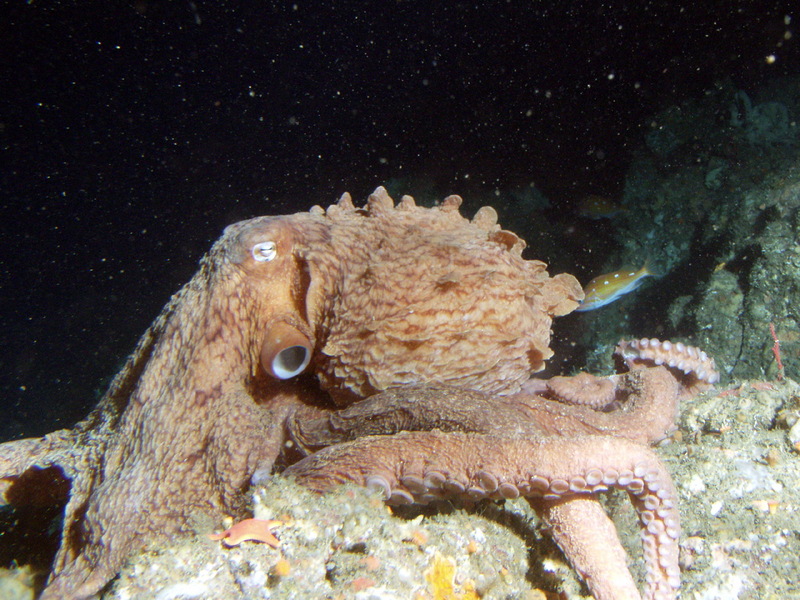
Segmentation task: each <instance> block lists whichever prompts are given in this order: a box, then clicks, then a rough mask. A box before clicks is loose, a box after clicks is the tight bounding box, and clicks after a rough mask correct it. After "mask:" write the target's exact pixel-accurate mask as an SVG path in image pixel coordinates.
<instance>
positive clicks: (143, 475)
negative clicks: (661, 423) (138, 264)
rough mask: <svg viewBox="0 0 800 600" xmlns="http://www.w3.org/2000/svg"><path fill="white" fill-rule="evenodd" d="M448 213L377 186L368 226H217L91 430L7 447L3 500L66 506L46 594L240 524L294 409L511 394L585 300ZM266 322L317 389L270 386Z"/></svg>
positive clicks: (78, 587)
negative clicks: (214, 524) (399, 396)
mask: <svg viewBox="0 0 800 600" xmlns="http://www.w3.org/2000/svg"><path fill="white" fill-rule="evenodd" d="M459 203H460V199H459V198H457V197H450V198H447V199H445V201H444V202H443V203H442V205H441V206H440V207H438V208H435V209H422V208H418V207H416V206H415V205H414V203H413V200H411V199H410V198H408V197H406V198H404V199H403V200H402V201H401V202H400V203H399V205H398V206H397V207H394V205H393V202H392V200H391V198H389V197H388V195H387V194H386V192H385V190H383V189H382V188H379V189H378V190H376V192H375V193H374V194H373V195H372V196H371V197H370V199H369V202H368V204H367V206H366V207H364V208H363V209H356V208H355V207H354V206H353V204H352V202H351V201H350V198H349V196H346V195H345V196H343V198H342V200H340V202H339V204H338V205H335V206H332V207H329V208H328V210H327V211H325V210H323V209H321V208H318V207H316V208H314V209H312V210H311V211H310V212H308V213H301V214H296V215H290V216H286V217H261V218H256V219H252V220H249V221H244V222H241V223H237V224H235V225H232V226H230V227H228V228H227V229H226V230H225V233H224V234H223V236H222V237H221V238H220V239H219V240H218V241H217V242H216V243H215V244H214V246H213V248H212V249H211V251H210V252H209V254H208V255H207V256H206V257H205V258H204V259H203V261H202V262H201V266H200V270H199V271H198V273H197V274H196V275H195V276H194V277H193V278H192V280H191V281H190V282H189V283H188V284H187V285H186V286H184V288H183V289H182V290H181V291H180V292H178V293H177V294H176V295H175V296H174V297H173V298H172V300H171V301H170V302H169V303H168V305H167V306H166V307H165V308H164V310H163V312H162V314H161V315H160V316H159V317H158V318H157V319H156V321H155V322H154V323H153V325H152V326H151V327H150V329H149V330H148V331H147V332H146V333H145V335H144V336H143V337H142V339H141V341H140V342H139V344H138V346H137V348H136V350H135V352H134V354H133V355H132V356H131V357H130V359H129V360H128V362H127V364H126V366H125V367H124V368H123V370H122V371H121V372H120V373H119V374H118V375H117V377H116V378H115V379H114V381H113V382H112V384H111V387H110V389H109V390H108V392H107V393H106V395H105V396H104V397H103V399H102V400H101V402H100V404H99V405H98V407H97V408H96V409H95V410H94V412H92V413H91V414H90V415H89V417H87V419H86V420H84V421H83V422H81V423H79V424H78V425H77V426H76V427H75V428H74V429H73V430H62V431H57V432H54V433H52V434H50V435H48V436H45V437H44V438H41V439H27V440H20V441H17V442H9V443H6V444H2V445H0V498H2V500H3V501H4V502H5V503H9V504H12V505H17V506H22V505H29V506H31V505H43V504H45V505H46V504H58V503H64V502H66V507H65V512H64V521H63V531H62V537H61V544H60V548H59V550H58V553H57V555H56V557H55V561H54V563H53V566H52V572H51V576H50V579H49V582H48V586H47V588H46V589H45V591H44V593H43V596H42V597H43V598H65V599H79V598H88V597H91V596H93V595H95V594H97V593H98V592H100V591H101V590H102V588H103V587H104V586H105V585H106V584H107V583H108V581H109V580H110V579H111V578H113V577H114V575H115V574H116V573H117V572H118V571H119V569H120V567H121V565H122V563H123V561H124V560H125V558H126V557H127V556H128V555H129V554H130V553H132V552H134V551H136V550H139V549H140V548H142V547H143V546H144V545H145V544H147V543H149V542H154V541H158V540H160V539H165V538H167V537H171V536H174V535H175V534H177V533H180V532H188V531H191V530H192V529H193V527H194V525H195V524H196V523H197V522H199V521H200V520H202V519H204V518H205V519H214V520H220V519H221V518H222V517H223V516H224V515H226V514H233V515H242V514H243V513H244V508H245V492H246V490H247V489H248V487H249V483H250V480H251V477H252V476H253V475H254V473H256V472H264V471H265V470H269V469H270V468H271V466H272V465H273V463H274V461H275V460H276V457H277V455H278V453H279V451H280V449H281V447H282V444H283V442H284V440H285V435H286V432H285V427H284V424H285V423H287V422H288V421H289V419H290V417H291V415H292V414H293V412H294V411H296V410H309V409H308V407H309V406H323V405H324V403H325V402H326V401H327V400H330V399H331V398H333V399H334V400H335V402H336V403H337V404H339V405H340V406H347V405H349V404H352V403H353V402H354V401H356V400H358V399H360V398H363V397H365V396H369V395H372V394H375V393H378V392H382V391H383V390H387V389H389V388H394V387H400V386H407V385H411V386H420V385H423V386H426V385H442V384H445V385H449V386H456V387H460V388H465V389H470V390H475V391H477V392H485V393H491V394H493V396H494V397H502V396H504V395H513V394H515V393H517V392H518V391H519V390H520V389H521V387H522V386H523V384H524V382H525V380H526V379H527V378H528V377H529V374H530V372H532V371H536V370H539V369H540V368H541V367H542V365H543V361H544V360H545V359H546V358H548V357H549V356H550V354H551V352H550V350H549V348H548V342H549V335H550V325H551V318H552V317H553V316H557V315H561V314H565V313H567V312H569V311H571V310H573V309H574V308H575V307H576V306H577V303H578V301H579V300H580V298H581V297H582V292H581V290H580V287H579V286H578V283H577V281H576V280H575V279H574V278H573V277H571V276H568V275H560V276H557V277H554V278H551V277H549V276H548V274H547V273H546V272H545V270H544V268H545V265H544V264H543V263H540V262H538V261H525V260H523V259H522V258H521V250H522V248H523V246H524V244H523V242H522V241H521V240H520V239H519V238H518V237H517V236H515V235H514V234H512V233H510V232H506V231H502V230H500V228H499V226H498V225H497V224H496V215H495V213H494V211H493V210H492V209H490V208H485V209H482V210H481V211H479V212H478V213H477V214H476V216H475V218H474V219H473V220H472V221H468V220H466V219H464V218H463V217H461V216H460V215H459V213H458V206H459ZM259 248H260V249H261V250H258V249H259ZM276 325H280V326H281V327H283V328H284V329H286V328H289V329H290V330H291V331H293V332H295V334H296V335H295V337H301V338H305V339H307V340H308V343H309V345H310V347H311V348H312V351H313V358H312V362H311V365H310V366H309V370H310V372H309V373H307V374H305V375H302V376H300V377H297V378H295V379H291V380H288V381H278V380H275V379H273V378H271V377H270V376H269V375H268V374H267V372H266V371H265V369H264V367H263V366H262V364H261V359H262V357H263V356H265V355H266V354H267V353H266V352H265V350H271V348H266V346H267V345H268V344H272V341H268V340H273V338H274V337H276V336H270V332H274V331H275V330H276ZM314 375H316V377H315V376H314ZM318 412H319V411H318V409H316V412H315V413H314V414H318ZM532 418H535V417H532ZM46 526H47V524H46V523H42V527H43V528H45V527H46Z"/></svg>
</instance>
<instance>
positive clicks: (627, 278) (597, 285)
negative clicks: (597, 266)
mask: <svg viewBox="0 0 800 600" xmlns="http://www.w3.org/2000/svg"><path fill="white" fill-rule="evenodd" d="M651 275H652V273H651V272H650V270H649V269H648V267H647V263H645V264H644V265H643V266H642V268H641V269H639V270H638V271H637V270H635V269H631V268H625V269H620V270H619V271H614V272H613V273H606V274H605V275H600V276H598V277H595V278H594V279H592V280H591V281H590V282H589V283H587V284H586V287H585V288H583V293H584V295H585V297H584V299H583V303H582V304H581V305H580V306H579V307H578V308H577V309H576V312H585V311H587V310H594V309H596V308H600V307H601V306H605V305H606V304H611V303H612V302H614V300H617V299H618V298H621V297H622V296H624V295H625V294H630V293H631V292H632V291H633V290H635V289H636V288H638V287H639V286H640V285H642V281H644V278H645V277H649V276H651Z"/></svg>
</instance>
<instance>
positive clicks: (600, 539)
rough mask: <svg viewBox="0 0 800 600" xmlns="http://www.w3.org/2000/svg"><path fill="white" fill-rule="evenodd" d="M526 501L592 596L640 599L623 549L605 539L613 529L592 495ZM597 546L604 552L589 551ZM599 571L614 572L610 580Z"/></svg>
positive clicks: (611, 535)
mask: <svg viewBox="0 0 800 600" xmlns="http://www.w3.org/2000/svg"><path fill="white" fill-rule="evenodd" d="M528 502H529V503H530V505H531V506H532V507H533V509H534V510H535V511H536V514H538V515H539V517H540V518H541V519H542V520H543V521H544V522H545V523H546V524H547V531H548V533H549V534H550V536H551V537H552V538H553V540H554V541H555V542H556V544H558V546H559V547H560V548H561V550H562V552H563V553H564V555H565V556H569V557H570V561H571V562H572V566H573V567H574V568H575V570H576V571H577V572H578V573H579V574H580V576H581V577H582V578H583V580H584V581H585V582H586V585H587V586H588V587H589V590H590V591H591V592H592V596H594V598H595V599H596V600H606V599H611V600H641V596H640V595H639V590H638V589H637V588H636V583H635V582H634V581H633V577H632V576H631V574H630V571H628V566H627V560H628V557H627V555H626V553H625V550H624V549H623V548H622V546H621V545H619V544H609V543H608V540H613V539H615V538H616V537H617V530H616V527H615V526H614V522H613V521H612V520H611V519H610V518H609V517H608V515H607V514H606V511H605V509H604V508H603V507H602V506H601V505H600V503H599V502H598V501H597V499H596V498H594V497H591V496H573V497H571V498H559V499H557V500H545V499H544V498H528ZM600 546H602V547H604V548H605V552H604V554H603V555H602V556H599V557H598V556H597V555H596V554H595V555H593V554H592V548H594V547H600ZM589 557H592V558H591V559H590V558H589ZM603 573H616V576H615V577H614V579H613V580H610V579H609V578H605V577H603Z"/></svg>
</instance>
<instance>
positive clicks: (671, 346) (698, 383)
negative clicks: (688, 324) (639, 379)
mask: <svg viewBox="0 0 800 600" xmlns="http://www.w3.org/2000/svg"><path fill="white" fill-rule="evenodd" d="M614 357H615V358H616V359H618V360H620V361H621V362H623V363H624V365H625V366H626V367H627V368H628V369H630V370H633V369H636V368H641V367H648V366H652V365H664V366H666V367H669V368H670V369H672V371H673V372H675V373H678V374H681V375H682V378H683V379H684V383H685V384H686V385H687V387H693V388H697V389H704V388H706V387H708V386H709V385H714V384H715V383H717V382H718V381H719V372H718V371H717V366H716V364H715V362H714V359H713V358H711V357H710V356H708V354H706V353H705V351H703V350H701V349H700V348H697V347H695V346H688V345H686V344H683V343H682V342H674V343H673V342H670V341H669V340H664V341H663V342H662V341H660V340H657V339H656V338H642V339H639V340H622V341H620V343H619V344H618V345H617V347H616V348H615V349H614Z"/></svg>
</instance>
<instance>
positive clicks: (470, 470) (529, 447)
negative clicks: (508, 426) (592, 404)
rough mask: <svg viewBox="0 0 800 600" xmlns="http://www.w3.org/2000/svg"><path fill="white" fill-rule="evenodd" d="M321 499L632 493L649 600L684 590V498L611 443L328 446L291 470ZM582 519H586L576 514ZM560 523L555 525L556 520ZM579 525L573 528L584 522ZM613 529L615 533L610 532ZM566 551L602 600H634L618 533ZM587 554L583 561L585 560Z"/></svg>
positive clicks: (572, 538)
mask: <svg viewBox="0 0 800 600" xmlns="http://www.w3.org/2000/svg"><path fill="white" fill-rule="evenodd" d="M287 473H288V474H290V475H293V476H294V477H295V478H296V479H297V480H298V481H299V482H300V483H301V484H302V485H305V486H307V487H310V488H311V489H314V490H317V491H324V490H326V489H329V488H330V487H331V486H333V485H336V484H339V483H345V482H353V483H356V484H358V485H363V486H367V487H370V488H373V489H375V490H378V491H380V492H381V493H382V494H383V495H384V498H385V499H386V500H387V501H388V502H389V503H393V504H405V503H411V502H419V503H425V502H429V501H431V500H436V499H441V498H448V497H454V496H456V497H459V496H460V497H463V498H467V499H470V500H476V499H481V498H492V499H501V498H516V497H520V496H524V497H527V498H532V499H534V503H533V505H534V507H535V508H542V509H546V508H548V504H545V505H541V504H537V502H538V501H539V500H542V501H544V502H546V503H551V504H552V503H555V504H558V503H559V502H561V501H563V500H564V499H569V498H573V497H580V498H590V497H591V495H592V494H594V493H596V492H598V491H603V490H606V489H609V488H616V489H621V490H624V491H626V492H628V494H629V496H630V497H631V501H632V504H633V506H634V508H635V509H636V511H637V513H638V515H639V520H640V523H641V528H642V541H643V548H644V558H645V566H646V573H647V576H646V580H647V581H646V585H647V597H648V598H664V599H670V598H675V597H676V595H677V590H678V588H679V587H680V569H679V566H678V536H679V532H680V526H679V517H678V512H677V507H676V504H677V494H676V492H675V489H674V486H673V484H672V480H671V478H670V476H669V473H668V472H667V470H666V469H665V467H664V465H663V464H662V463H661V461H660V460H659V459H658V457H657V456H656V455H655V454H654V453H653V452H652V451H651V450H650V449H649V448H647V447H646V446H643V445H641V444H637V443H635V442H631V441H630V440H626V439H621V438H613V437H610V436H597V435H583V436H571V437H568V438H565V437H561V436H550V437H543V438H532V439H526V438H519V437H516V438H509V437H499V436H495V435H483V434H474V433H442V432H426V433H400V434H397V435H395V436H391V437H385V436H381V437H365V438H361V439H359V440H356V441H353V442H348V443H345V444H340V445H337V446H332V447H330V448H326V449H325V450H322V451H320V452H318V453H316V454H314V455H312V456H310V457H308V458H305V459H303V460H302V461H300V462H299V463H297V464H295V465H293V466H292V467H290V468H289V469H288V470H287ZM575 511H577V512H575ZM594 511H595V509H594V508H585V507H583V508H575V509H573V512H572V514H567V515H566V516H565V517H564V518H565V519H566V524H567V525H570V526H574V525H575V523H580V522H581V520H580V519H589V521H588V523H590V524H593V522H592V521H591V518H592V513H593V512H594ZM551 518H553V517H552V516H551ZM576 518H577V520H573V519H576ZM606 529H608V527H607V526H606ZM559 535H560V538H559V540H558V541H559V543H560V545H561V547H562V549H564V551H565V553H566V554H567V559H568V560H570V561H571V562H573V563H574V564H577V565H578V566H579V568H580V570H581V572H583V573H591V574H592V580H591V581H590V582H589V583H590V585H591V586H592V589H593V590H597V591H598V593H597V595H596V597H597V598H599V599H600V600H610V599H612V598H615V599H616V598H632V597H636V596H631V594H630V590H629V587H628V586H627V585H626V584H624V583H623V584H620V583H618V580H620V579H621V580H622V581H630V575H629V574H627V568H626V567H625V565H624V561H621V560H619V559H615V560H611V561H609V560H608V556H609V550H608V548H609V547H612V548H613V553H616V554H617V555H618V556H619V555H621V553H623V551H622V549H621V545H620V542H619V539H618V538H617V537H616V535H614V536H612V537H610V538H605V537H604V538H603V539H601V540H597V539H595V538H593V537H592V536H591V535H588V534H586V535H585V534H584V532H582V531H581V529H580V528H579V529H578V532H577V533H576V532H574V531H573V530H572V529H570V528H569V527H562V528H561V532H560V534H559ZM579 551H580V553H581V555H580V556H579V555H578V554H577V553H578V552H579Z"/></svg>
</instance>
